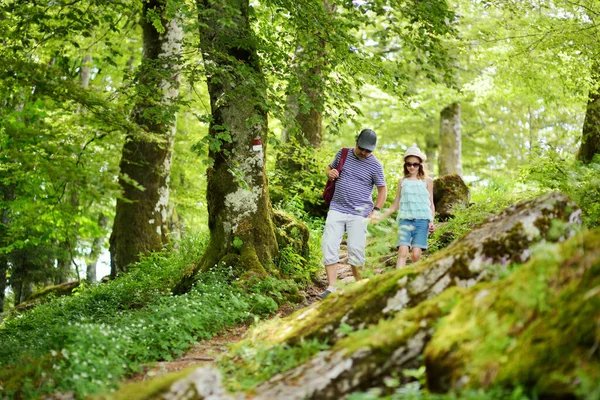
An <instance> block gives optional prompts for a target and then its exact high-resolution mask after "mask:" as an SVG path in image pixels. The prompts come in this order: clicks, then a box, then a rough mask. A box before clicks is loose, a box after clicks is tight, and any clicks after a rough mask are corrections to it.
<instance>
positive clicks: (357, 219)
mask: <svg viewBox="0 0 600 400" xmlns="http://www.w3.org/2000/svg"><path fill="white" fill-rule="evenodd" d="M368 224H369V219H368V218H365V217H363V216H360V215H352V214H344V213H341V212H339V211H334V210H329V212H328V213H327V220H326V222H325V229H324V231H323V237H322V239H321V250H322V252H323V264H325V265H331V264H337V263H338V262H340V256H339V250H340V244H341V243H342V237H343V236H344V233H345V232H348V263H349V264H350V265H353V266H355V267H360V266H362V265H364V263H365V246H366V244H367V225H368Z"/></svg>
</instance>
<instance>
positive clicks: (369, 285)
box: [254, 193, 580, 344]
mask: <svg viewBox="0 0 600 400" xmlns="http://www.w3.org/2000/svg"><path fill="white" fill-rule="evenodd" d="M579 218H580V210H579V209H578V208H577V206H576V205H575V204H574V203H573V202H571V201H570V200H569V199H568V198H567V197H566V196H564V195H562V194H559V193H552V194H548V195H545V196H542V197H540V198H538V199H534V200H531V201H527V202H523V203H519V204H516V205H514V206H512V207H509V208H508V209H506V210H505V211H503V212H502V213H501V214H499V215H497V216H494V217H492V218H490V219H489V220H487V221H485V222H483V223H482V224H480V225H479V226H477V227H475V228H474V229H473V230H472V231H471V232H469V233H468V234H466V235H464V236H462V237H461V238H459V239H457V240H456V241H455V242H454V243H453V244H452V245H450V246H448V247H447V248H445V249H443V250H441V251H439V252H437V253H434V254H433V255H431V256H430V257H428V258H427V259H425V260H423V261H421V262H419V263H417V264H414V265H411V266H409V267H407V268H404V269H402V270H399V271H394V272H391V273H388V274H383V275H379V276H376V277H374V278H372V279H370V280H368V281H366V280H364V281H360V282H359V283H358V284H356V285H354V286H352V287H350V288H348V289H345V290H344V292H343V293H340V294H339V295H331V296H329V297H328V298H327V299H326V300H325V301H323V302H320V303H318V304H315V305H314V306H312V307H309V308H307V309H304V310H300V311H298V312H296V313H295V314H293V315H291V316H290V317H288V319H287V320H286V321H285V324H286V326H284V327H279V328H277V329H273V328H272V327H269V328H266V329H265V330H264V331H262V332H261V331H257V332H255V333H254V335H255V337H256V338H260V337H261V336H262V337H263V338H268V339H269V340H270V341H273V340H275V341H281V342H287V343H289V344H294V343H297V342H298V341H300V340H303V339H306V338H318V339H320V340H321V341H329V342H332V341H335V340H336V337H335V336H336V330H337V328H338V327H339V326H340V324H341V323H344V324H346V325H349V326H351V327H353V328H355V329H363V328H364V327H366V326H368V325H370V324H373V323H377V322H378V321H379V320H380V319H381V318H391V316H392V315H393V314H394V313H395V312H397V311H400V310H402V309H405V308H410V307H414V306H415V305H417V304H419V303H420V302H422V301H423V300H426V299H430V298H433V297H435V296H437V295H438V294H439V293H441V292H442V291H444V290H445V289H446V288H448V287H450V286H460V287H469V286H472V285H474V284H475V283H477V282H479V281H483V280H487V279H489V278H491V277H492V276H493V274H490V267H491V266H492V265H497V264H500V265H506V264H507V263H508V262H524V261H526V260H527V259H528V258H529V257H530V255H531V253H530V250H529V247H530V246H532V245H533V244H535V243H539V242H540V241H545V240H552V241H557V240H563V239H564V238H566V237H567V236H568V235H570V234H571V233H572V232H573V231H574V228H575V226H576V225H578V224H579V223H580V219H579ZM549 221H555V222H554V223H550V222H549ZM542 222H543V223H542ZM546 222H548V223H546ZM559 222H560V223H559ZM559 225H560V226H561V229H560V230H559V229H558V228H556V229H555V228H554V227H556V226H559ZM555 230H556V233H555V232H554V231H555ZM551 232H552V235H550V236H549V234H550V233H551ZM558 232H560V234H559V233H558Z"/></svg>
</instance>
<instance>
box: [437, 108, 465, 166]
mask: <svg viewBox="0 0 600 400" xmlns="http://www.w3.org/2000/svg"><path fill="white" fill-rule="evenodd" d="M460 130H461V124H460V104H458V103H453V104H450V105H449V106H448V107H446V108H444V109H443V110H442V112H441V113H440V154H439V164H438V165H439V169H440V176H442V175H448V174H457V175H460V176H462V143H461V132H460Z"/></svg>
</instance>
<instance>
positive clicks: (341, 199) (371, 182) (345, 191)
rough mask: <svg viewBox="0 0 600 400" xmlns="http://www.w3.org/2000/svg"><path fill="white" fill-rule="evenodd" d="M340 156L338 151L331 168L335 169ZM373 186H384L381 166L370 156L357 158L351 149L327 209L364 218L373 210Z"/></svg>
mask: <svg viewBox="0 0 600 400" xmlns="http://www.w3.org/2000/svg"><path fill="white" fill-rule="evenodd" d="M341 155H342V150H341V149H340V150H338V152H337V154H336V155H335V159H334V160H333V162H332V163H331V164H329V166H330V167H331V168H335V167H337V165H338V163H339V161H340V157H341ZM373 186H385V176H384V175H383V166H382V165H381V163H380V162H379V160H378V159H377V158H376V157H375V156H374V155H372V154H371V155H370V156H369V157H367V158H364V159H360V158H358V157H357V156H356V155H355V154H354V149H352V148H351V149H350V150H349V151H348V157H346V162H345V163H344V165H343V167H342V173H341V174H340V177H339V178H338V180H337V181H336V183H335V192H334V193H333V199H332V200H331V204H330V205H329V209H330V210H335V211H338V212H341V213H344V214H352V215H361V216H363V217H366V216H367V215H369V214H370V213H371V211H372V210H373V198H372V193H373Z"/></svg>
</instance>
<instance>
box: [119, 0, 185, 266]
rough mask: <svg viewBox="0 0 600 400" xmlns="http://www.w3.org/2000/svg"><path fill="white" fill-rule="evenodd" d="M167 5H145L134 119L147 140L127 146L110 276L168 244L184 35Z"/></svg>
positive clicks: (131, 140)
mask: <svg viewBox="0 0 600 400" xmlns="http://www.w3.org/2000/svg"><path fill="white" fill-rule="evenodd" d="M164 6H165V1H164V0H152V1H149V2H145V3H144V18H142V27H143V35H144V53H143V56H142V65H141V67H140V70H139V72H138V74H139V75H138V76H139V82H138V84H137V89H138V98H137V99H136V106H135V107H134V113H133V119H134V121H135V122H136V123H137V124H138V125H139V126H140V127H141V128H142V129H143V130H144V131H145V132H146V133H147V134H148V135H147V136H146V135H144V137H139V136H132V135H130V136H129V137H128V138H127V141H126V143H125V146H124V147H123V154H122V158H121V163H120V170H121V177H120V184H121V187H122V188H123V194H122V198H120V199H118V200H117V208H116V213H115V220H114V224H113V231H112V234H111V238H110V253H111V276H115V275H116V274H117V273H118V272H121V271H125V270H126V269H127V266H128V265H129V264H131V263H133V262H136V261H138V259H139V256H140V255H141V254H146V253H148V252H151V251H159V250H161V249H162V248H163V245H164V244H166V243H167V242H168V239H167V233H168V232H167V231H168V229H167V206H168V201H169V178H170V171H171V155H172V146H173V139H174V135H175V129H176V127H175V122H176V119H177V97H178V96H179V66H180V56H181V45H182V43H181V42H182V39H183V31H182V29H181V25H180V20H179V19H178V18H170V19H168V17H167V16H166V12H167V10H165V9H164ZM150 10H152V13H149V11H150ZM154 13H156V15H159V16H160V22H161V23H162V28H163V31H162V33H160V32H158V31H157V29H156V27H155V26H154V25H153V22H151V21H149V20H148V19H149V18H150V15H155V14H154ZM134 182H135V183H134ZM138 185H139V186H138Z"/></svg>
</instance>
